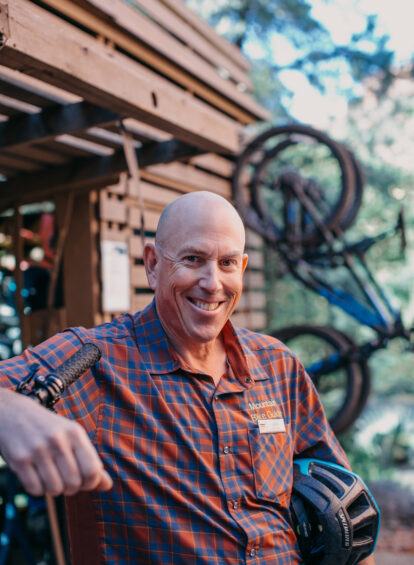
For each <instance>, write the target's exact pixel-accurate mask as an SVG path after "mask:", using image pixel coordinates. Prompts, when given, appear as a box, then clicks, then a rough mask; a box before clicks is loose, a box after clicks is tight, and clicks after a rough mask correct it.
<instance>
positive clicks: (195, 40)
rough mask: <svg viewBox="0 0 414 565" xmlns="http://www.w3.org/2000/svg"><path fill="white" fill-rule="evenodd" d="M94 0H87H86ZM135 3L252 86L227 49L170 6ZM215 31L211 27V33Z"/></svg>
mask: <svg viewBox="0 0 414 565" xmlns="http://www.w3.org/2000/svg"><path fill="white" fill-rule="evenodd" d="M91 1H92V2H95V1H96V0H88V2H91ZM135 3H136V4H137V5H138V6H139V7H140V8H142V9H143V10H144V11H145V12H146V13H147V14H149V15H150V16H151V17H152V18H153V19H154V21H155V22H157V23H158V24H159V25H162V26H163V27H164V28H165V29H167V30H168V31H169V32H170V33H172V34H173V35H175V36H176V37H179V38H180V40H181V41H183V42H185V43H186V44H187V45H188V46H189V47H190V48H191V49H193V50H194V51H195V52H197V53H199V54H200V55H202V56H203V57H204V58H205V59H206V60H208V61H209V62H210V63H211V64H212V65H213V66H215V67H216V68H217V67H221V68H223V69H225V70H226V71H228V73H229V75H230V76H231V77H232V78H233V79H234V81H235V82H237V83H239V84H240V83H241V84H244V85H245V86H246V87H247V88H248V89H249V90H251V89H252V88H253V84H252V81H251V79H250V77H249V76H248V75H247V74H246V71H242V70H241V69H240V67H239V66H238V65H236V64H235V63H234V62H233V61H232V60H231V58H230V57H228V55H227V50H224V51H222V50H220V49H218V48H217V47H216V46H215V45H214V44H213V43H210V42H209V41H208V40H207V39H206V38H205V37H203V35H202V34H200V33H199V32H198V31H196V30H195V29H194V28H193V27H192V26H191V25H190V24H189V23H188V22H186V21H185V20H183V19H182V18H181V17H180V16H179V15H178V14H176V13H175V12H174V11H173V10H171V8H170V7H168V6H164V5H163V4H162V3H161V2H154V0H135ZM213 34H216V32H215V31H214V30H213V29H212V28H211V35H213Z"/></svg>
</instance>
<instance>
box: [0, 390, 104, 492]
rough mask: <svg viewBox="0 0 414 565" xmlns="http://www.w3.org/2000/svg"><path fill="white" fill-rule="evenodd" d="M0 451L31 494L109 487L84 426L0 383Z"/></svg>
mask: <svg viewBox="0 0 414 565" xmlns="http://www.w3.org/2000/svg"><path fill="white" fill-rule="evenodd" d="M0 453H1V455H2V456H3V458H4V459H5V461H6V463H7V464H8V465H9V467H10V468H11V469H12V470H13V471H14V472H15V473H16V474H17V476H18V477H19V479H20V481H21V483H22V484H23V486H24V488H25V489H26V490H27V492H28V493H29V494H31V495H33V496H40V495H43V494H51V495H53V496H57V495H59V494H65V495H73V494H75V493H76V492H78V491H81V490H95V489H96V490H109V489H110V488H111V487H112V479H111V478H110V476H109V475H108V473H107V472H106V471H105V470H104V468H103V465H102V461H101V460H100V458H99V456H98V454H97V452H96V450H95V448H94V447H93V445H92V443H91V442H90V440H89V438H88V436H87V434H86V432H85V430H84V429H83V428H82V426H80V425H79V424H78V423H77V422H74V421H73V420H69V419H68V418H63V417H62V416H58V415H57V414H54V413H53V412H50V411H49V410H47V409H46V408H44V407H43V406H40V405H39V404H37V402H35V401H33V400H32V399H30V398H26V397H24V396H23V395H20V394H17V393H15V392H12V391H10V390H6V389H0Z"/></svg>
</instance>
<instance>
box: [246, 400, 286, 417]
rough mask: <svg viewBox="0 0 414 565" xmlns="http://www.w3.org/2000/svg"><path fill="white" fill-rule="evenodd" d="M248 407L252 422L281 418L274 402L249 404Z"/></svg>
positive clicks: (263, 401) (264, 401) (262, 401)
mask: <svg viewBox="0 0 414 565" xmlns="http://www.w3.org/2000/svg"><path fill="white" fill-rule="evenodd" d="M248 407H249V408H248V410H249V414H250V417H251V419H252V420H253V422H258V421H259V420H271V419H274V418H282V413H281V411H280V410H279V408H277V405H276V401H275V400H261V401H259V402H249V404H248Z"/></svg>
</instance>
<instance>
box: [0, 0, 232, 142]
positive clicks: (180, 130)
mask: <svg viewBox="0 0 414 565" xmlns="http://www.w3.org/2000/svg"><path fill="white" fill-rule="evenodd" d="M7 7H8V17H7V18H6V22H4V19H3V21H2V20H1V18H0V33H2V32H4V34H5V36H6V34H7V33H8V34H9V35H8V38H7V40H6V42H5V44H4V46H3V47H2V49H1V50H0V64H2V65H5V66H7V67H11V68H14V69H17V70H20V71H22V72H27V73H28V74H30V75H31V76H35V77H36V78H39V79H41V80H44V81H46V82H48V83H50V84H53V85H55V86H59V87H61V88H64V89H66V90H69V91H70V92H72V93H75V94H77V95H79V96H82V97H83V98H84V99H85V100H87V101H89V102H91V103H93V104H96V105H99V106H103V107H105V108H108V109H110V110H114V111H116V112H119V113H120V114H122V115H124V116H129V117H133V118H136V119H138V120H140V121H143V122H146V123H149V124H151V125H153V126H155V127H159V128H160V129H163V130H165V131H167V132H169V133H171V134H173V135H174V136H175V137H177V138H179V139H181V140H183V141H186V142H187V143H191V144H192V145H196V146H199V147H202V148H203V149H206V150H207V151H213V152H224V153H235V152H237V151H238V147H239V140H238V129H239V128H238V126H237V124H235V123H234V122H232V120H230V119H229V118H227V117H226V116H223V115H222V114H220V112H218V111H217V110H214V109H213V108H211V107H210V106H209V105H207V104H206V103H203V102H202V101H200V100H197V99H195V98H193V97H192V96H191V95H190V94H188V93H187V92H184V91H183V90H182V89H181V88H179V87H177V86H175V85H174V84H171V82H169V81H168V80H166V79H163V78H162V77H160V76H159V75H157V74H156V73H154V72H152V71H150V70H149V69H147V68H145V67H144V66H143V65H141V64H139V63H137V62H136V61H133V60H132V59H131V58H129V57H126V56H125V55H123V54H122V53H119V52H117V51H114V50H113V49H112V50H111V49H108V48H106V47H105V45H103V44H102V43H101V42H99V40H97V39H95V38H93V37H91V36H90V35H88V34H87V33H85V32H83V31H81V30H80V29H78V28H76V27H74V26H73V25H71V24H69V23H67V22H65V21H63V20H62V19H61V18H59V17H57V16H55V15H53V14H51V13H49V12H47V11H46V10H44V9H42V8H39V6H36V5H34V4H33V3H32V2H28V1H27V0H12V1H11V2H10V1H9V2H8V4H7ZM2 13H4V4H3V8H2ZM6 28H7V29H6ZM45 29H47V33H45V32H44V30H45Z"/></svg>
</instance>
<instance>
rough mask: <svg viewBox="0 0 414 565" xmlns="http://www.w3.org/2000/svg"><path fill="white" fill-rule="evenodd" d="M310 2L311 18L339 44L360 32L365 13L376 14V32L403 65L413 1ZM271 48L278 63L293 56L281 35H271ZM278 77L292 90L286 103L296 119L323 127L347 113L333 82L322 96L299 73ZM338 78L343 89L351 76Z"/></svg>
mask: <svg viewBox="0 0 414 565" xmlns="http://www.w3.org/2000/svg"><path fill="white" fill-rule="evenodd" d="M310 4H311V5H312V13H313V15H314V17H315V18H316V19H317V20H319V21H320V22H321V23H322V24H323V25H325V27H326V28H327V29H328V30H329V31H330V33H331V35H332V38H333V40H334V41H335V43H338V44H346V43H348V41H349V39H350V37H351V35H352V33H357V32H360V31H363V29H364V27H365V18H364V14H376V15H377V22H378V32H379V33H380V34H381V35H382V34H387V35H389V37H390V39H389V42H388V44H387V46H388V47H389V48H391V49H392V50H394V51H395V62H396V64H398V65H402V64H404V63H405V62H408V61H409V60H410V59H411V57H412V55H413V53H414V39H413V35H414V34H413V21H414V0H310ZM274 50H275V53H278V54H279V57H280V59H279V62H281V63H287V62H288V61H289V59H290V58H293V57H294V51H293V49H292V47H291V46H290V45H289V44H288V42H287V41H286V40H285V39H284V38H283V37H280V36H278V37H275V38H274ZM280 78H281V79H282V80H283V82H284V83H285V85H286V86H287V87H288V88H290V89H291V90H292V91H293V92H294V95H293V97H292V98H291V100H290V101H289V102H288V106H289V109H290V112H291V114H292V115H293V116H294V117H295V118H296V119H297V120H299V121H301V122H304V123H310V124H313V125H315V126H318V127H321V128H324V127H327V126H328V125H329V123H330V121H331V119H332V118H333V117H335V118H338V117H339V118H341V117H344V116H345V115H346V111H347V102H346V100H345V99H344V98H343V97H341V96H339V95H338V94H337V92H336V86H337V84H335V82H334V81H332V83H331V84H329V83H328V84H327V93H326V95H322V94H321V93H320V92H318V91H317V90H316V89H315V88H313V87H312V86H310V85H309V83H308V82H307V80H306V78H305V77H304V76H303V75H301V73H299V72H296V71H284V72H283V73H282V74H281V77H280ZM337 80H338V79H336V82H337ZM339 80H341V81H342V84H341V86H342V87H343V88H346V87H348V86H350V81H351V79H350V77H349V75H348V74H347V73H346V72H344V73H343V74H342V75H341V77H340V79H339ZM360 88H362V86H361V87H360Z"/></svg>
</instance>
